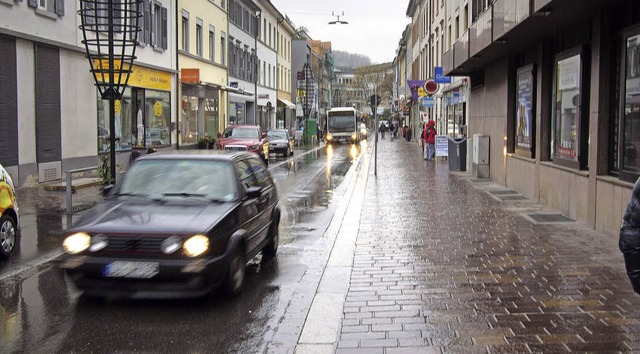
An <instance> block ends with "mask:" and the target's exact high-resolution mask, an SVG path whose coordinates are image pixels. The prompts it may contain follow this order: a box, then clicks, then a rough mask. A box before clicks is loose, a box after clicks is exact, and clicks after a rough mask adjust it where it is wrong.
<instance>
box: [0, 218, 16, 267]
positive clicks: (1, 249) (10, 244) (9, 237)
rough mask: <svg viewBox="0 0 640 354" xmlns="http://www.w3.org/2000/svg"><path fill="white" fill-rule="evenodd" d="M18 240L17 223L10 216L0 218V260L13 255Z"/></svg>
mask: <svg viewBox="0 0 640 354" xmlns="http://www.w3.org/2000/svg"><path fill="white" fill-rule="evenodd" d="M17 239H18V230H17V227H16V221H15V220H14V219H13V217H11V216H10V215H8V214H4V215H2V217H0V258H7V257H9V256H10V255H11V253H13V250H14V248H15V247H16V241H17Z"/></svg>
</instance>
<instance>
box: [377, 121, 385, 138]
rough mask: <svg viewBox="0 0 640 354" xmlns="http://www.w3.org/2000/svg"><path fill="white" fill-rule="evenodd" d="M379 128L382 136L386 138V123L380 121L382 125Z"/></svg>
mask: <svg viewBox="0 0 640 354" xmlns="http://www.w3.org/2000/svg"><path fill="white" fill-rule="evenodd" d="M378 130H379V131H380V137H381V138H382V139H384V133H385V132H386V131H387V126H386V125H384V123H382V122H381V123H380V127H379V128H378Z"/></svg>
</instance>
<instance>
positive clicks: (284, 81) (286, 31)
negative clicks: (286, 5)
mask: <svg viewBox="0 0 640 354" xmlns="http://www.w3.org/2000/svg"><path fill="white" fill-rule="evenodd" d="M295 35H296V29H295V26H294V25H293V23H292V22H291V20H290V19H289V18H288V17H286V16H282V14H280V15H279V18H278V60H277V65H278V71H277V77H278V82H277V87H278V104H277V109H276V125H275V127H276V128H279V129H282V128H292V127H293V126H294V125H295V124H294V123H295V119H296V105H295V104H294V103H293V102H292V101H291V96H292V86H291V82H292V74H291V61H292V59H291V44H292V41H293V38H294V37H295Z"/></svg>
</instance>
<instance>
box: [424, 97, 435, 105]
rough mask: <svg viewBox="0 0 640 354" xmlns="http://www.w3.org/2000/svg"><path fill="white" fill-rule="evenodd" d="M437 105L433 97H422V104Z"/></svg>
mask: <svg viewBox="0 0 640 354" xmlns="http://www.w3.org/2000/svg"><path fill="white" fill-rule="evenodd" d="M434 105H435V100H434V99H433V97H422V106H423V107H433V106H434Z"/></svg>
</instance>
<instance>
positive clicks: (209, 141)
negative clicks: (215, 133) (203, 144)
mask: <svg viewBox="0 0 640 354" xmlns="http://www.w3.org/2000/svg"><path fill="white" fill-rule="evenodd" d="M205 139H206V141H207V149H213V148H214V146H215V144H216V139H215V138H214V137H212V136H206V137H205Z"/></svg>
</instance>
